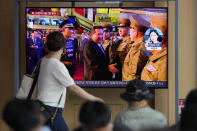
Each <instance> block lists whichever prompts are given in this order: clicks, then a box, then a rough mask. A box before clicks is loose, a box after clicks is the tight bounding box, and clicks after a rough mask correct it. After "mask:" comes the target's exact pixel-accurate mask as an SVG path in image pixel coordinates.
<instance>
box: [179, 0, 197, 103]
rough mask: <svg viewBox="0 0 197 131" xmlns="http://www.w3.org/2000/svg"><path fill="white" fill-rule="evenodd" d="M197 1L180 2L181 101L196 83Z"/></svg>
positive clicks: (180, 0) (186, 0) (182, 0)
mask: <svg viewBox="0 0 197 131" xmlns="http://www.w3.org/2000/svg"><path fill="white" fill-rule="evenodd" d="M195 29H196V0H179V43H178V44H179V99H185V97H186V95H187V94H188V92H189V91H190V90H191V89H193V88H195V86H196V85H195V81H196V30H195Z"/></svg>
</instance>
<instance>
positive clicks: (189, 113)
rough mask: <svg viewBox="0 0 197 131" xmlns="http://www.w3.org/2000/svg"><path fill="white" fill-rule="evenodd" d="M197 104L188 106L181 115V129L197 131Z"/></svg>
mask: <svg viewBox="0 0 197 131" xmlns="http://www.w3.org/2000/svg"><path fill="white" fill-rule="evenodd" d="M196 109H197V103H195V104H194V103H193V104H189V105H187V106H186V107H185V108H184V109H183V111H182V114H181V120H180V123H181V124H180V129H181V131H182V130H185V131H186V130H191V129H193V130H197V124H196V121H197V111H196Z"/></svg>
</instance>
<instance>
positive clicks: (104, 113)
mask: <svg viewBox="0 0 197 131" xmlns="http://www.w3.org/2000/svg"><path fill="white" fill-rule="evenodd" d="M110 120H111V110H110V108H109V107H108V106H107V105H106V104H104V103H102V102H98V101H94V102H92V101H88V102H85V103H84V104H83V105H82V107H81V110H80V114H79V121H80V122H81V124H82V125H83V126H85V127H87V128H88V129H89V130H93V129H96V128H100V127H105V126H106V125H107V124H108V123H109V121H110Z"/></svg>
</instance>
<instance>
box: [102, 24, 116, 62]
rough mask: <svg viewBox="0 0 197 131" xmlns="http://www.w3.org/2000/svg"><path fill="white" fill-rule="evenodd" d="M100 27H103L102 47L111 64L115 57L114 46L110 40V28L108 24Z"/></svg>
mask: <svg viewBox="0 0 197 131" xmlns="http://www.w3.org/2000/svg"><path fill="white" fill-rule="evenodd" d="M102 27H103V42H102V47H103V49H104V51H105V53H106V55H108V56H109V61H110V63H111V64H113V60H114V57H115V44H114V42H113V40H112V39H111V31H112V26H111V25H110V24H103V25H102Z"/></svg>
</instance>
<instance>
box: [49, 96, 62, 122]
mask: <svg viewBox="0 0 197 131" xmlns="http://www.w3.org/2000/svg"><path fill="white" fill-rule="evenodd" d="M62 96H63V93H62V94H61V96H60V99H59V101H58V104H57V107H56V109H55V112H54V114H53V115H52V117H51V119H52V120H54V119H55V116H56V114H57V111H58V106H59V104H60V102H61V99H62Z"/></svg>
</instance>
